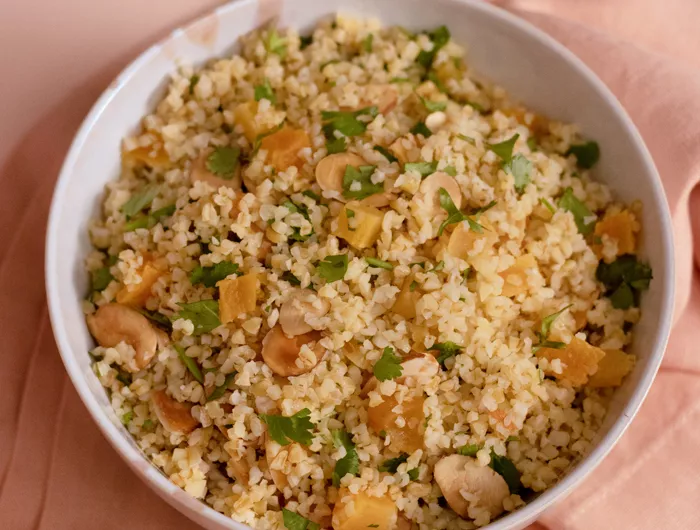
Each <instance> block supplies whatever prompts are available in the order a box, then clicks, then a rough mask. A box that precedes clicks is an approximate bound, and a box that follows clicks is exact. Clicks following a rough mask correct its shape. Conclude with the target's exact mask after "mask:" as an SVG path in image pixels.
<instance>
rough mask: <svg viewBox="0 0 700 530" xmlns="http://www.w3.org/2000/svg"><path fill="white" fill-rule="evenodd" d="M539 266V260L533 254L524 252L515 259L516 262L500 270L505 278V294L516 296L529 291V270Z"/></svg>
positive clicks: (503, 291) (503, 292) (503, 293)
mask: <svg viewBox="0 0 700 530" xmlns="http://www.w3.org/2000/svg"><path fill="white" fill-rule="evenodd" d="M536 268H537V261H536V260H535V257H534V256H533V255H532V254H524V255H522V256H519V257H517V258H516V259H515V263H514V264H513V265H512V266H511V267H508V268H507V269H506V270H504V271H502V272H500V273H499V274H500V276H501V278H503V280H504V283H503V290H502V291H501V294H502V295H503V296H516V295H518V294H520V293H524V292H525V291H527V276H528V271H529V270H531V269H536Z"/></svg>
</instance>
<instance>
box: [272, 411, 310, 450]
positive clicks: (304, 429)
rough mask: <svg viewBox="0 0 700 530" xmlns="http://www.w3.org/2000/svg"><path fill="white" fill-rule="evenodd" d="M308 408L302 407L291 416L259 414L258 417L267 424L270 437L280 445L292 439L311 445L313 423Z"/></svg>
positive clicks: (287, 443) (286, 443)
mask: <svg viewBox="0 0 700 530" xmlns="http://www.w3.org/2000/svg"><path fill="white" fill-rule="evenodd" d="M310 415H311V411H310V410H309V409H302V410H300V411H299V412H297V413H296V414H294V415H293V416H289V417H287V416H276V415H272V414H261V415H260V418H261V419H262V420H263V421H264V422H265V423H266V424H267V430H268V432H269V434H270V437H271V438H272V439H273V440H274V441H275V442H277V443H278V444H280V445H289V444H290V443H291V442H292V441H294V442H298V443H300V444H302V445H311V442H312V441H313V439H314V435H313V434H311V431H312V429H313V428H314V424H313V423H311V420H310V419H309V416H310Z"/></svg>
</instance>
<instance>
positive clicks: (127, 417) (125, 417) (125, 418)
mask: <svg viewBox="0 0 700 530" xmlns="http://www.w3.org/2000/svg"><path fill="white" fill-rule="evenodd" d="M133 418H134V411H132V410H130V411H129V412H126V413H125V414H123V415H122V423H123V424H124V425H129V424H130V423H131V420H132V419H133Z"/></svg>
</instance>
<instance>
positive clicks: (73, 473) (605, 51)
mask: <svg viewBox="0 0 700 530" xmlns="http://www.w3.org/2000/svg"><path fill="white" fill-rule="evenodd" d="M495 3H497V4H498V5H500V6H503V7H506V8H508V9H511V10H513V11H515V12H516V13H517V14H518V15H520V16H522V17H523V18H525V19H527V20H529V21H530V22H532V23H534V24H535V25H537V26H539V27H540V28H542V29H543V30H545V31H546V32H548V33H550V34H551V35H552V36H553V37H554V38H556V39H558V40H559V41H560V42H562V43H563V44H564V45H565V46H567V47H568V48H570V49H571V50H572V51H573V52H574V53H576V54H577V55H578V56H579V57H581V58H582V59H583V60H584V61H585V62H586V63H587V64H588V65H589V66H590V67H591V68H592V69H593V70H594V71H595V72H596V73H597V74H598V75H599V76H600V77H601V79H602V80H603V81H604V82H605V83H606V84H607V85H608V86H609V87H610V88H611V89H612V91H613V92H614V93H615V94H616V96H617V97H618V98H619V99H620V101H621V102H622V104H623V105H624V106H625V108H626V109H627V111H628V112H629V114H630V115H631V117H632V119H633V120H634V122H635V123H636V125H637V127H638V128H639V130H640V132H641V134H642V136H643V137H644V139H645V141H646V143H647V145H648V146H649V149H650V151H651V154H652V156H653V157H654V160H655V162H656V164H657V167H658V169H659V172H660V174H661V176H662V179H663V183H664V187H665V190H666V194H667V197H668V200H669V204H670V207H671V209H672V213H673V221H674V229H675V237H676V245H677V263H678V269H677V292H678V300H677V304H676V322H675V326H674V330H673V334H672V337H671V342H670V344H669V347H668V350H667V354H666V358H665V360H664V363H663V366H662V369H661V372H660V374H659V376H658V378H657V380H656V381H655V383H654V385H653V387H652V389H651V392H650V394H649V397H648V398H647V400H646V401H645V403H644V405H643V406H642V409H641V411H640V413H639V415H638V417H637V418H636V419H635V421H634V422H633V423H632V425H631V427H630V429H629V431H628V432H627V433H626V434H625V435H624V436H623V438H622V439H621V441H620V442H619V444H618V445H617V446H616V448H615V449H614V450H613V451H612V452H611V454H610V456H609V457H608V458H607V459H606V460H605V461H604V462H603V463H602V464H601V465H600V467H599V468H598V469H596V471H594V472H593V474H592V475H591V476H590V477H589V478H588V479H587V480H586V481H585V482H584V483H583V484H582V485H581V487H580V488H578V489H577V490H576V491H575V492H574V493H573V494H572V495H571V496H570V497H568V498H567V499H566V500H564V501H563V502H561V503H559V504H557V505H556V506H554V507H553V508H552V509H550V510H549V511H548V512H547V513H545V514H544V515H543V516H542V517H541V519H540V520H539V521H538V523H536V524H534V525H532V526H531V530H560V529H561V530H587V529H590V528H601V529H607V528H634V529H635V530H647V529H648V530H651V529H654V530H656V529H659V528H663V529H691V528H700V506H699V505H698V504H697V499H698V498H700V480H699V479H698V478H697V474H696V473H694V472H693V471H692V470H696V469H699V468H700V454H699V453H698V451H697V447H698V446H700V356H697V355H695V352H696V348H695V344H694V339H695V333H694V332H695V330H696V329H700V275H699V274H698V264H700V250H698V249H700V189H699V188H698V181H699V180H700V121H698V120H697V116H700V76H699V75H698V74H697V73H696V71H697V67H699V66H700V54H699V53H698V52H699V51H700V34H698V32H697V31H696V30H695V27H694V25H695V21H696V20H697V18H698V15H700V4H698V3H697V2H695V1H694V0H664V2H658V1H657V0H587V1H586V2H581V1H580V0H500V1H496V2H495ZM42 4H46V5H48V4H49V2H48V1H44V2H42ZM216 4H217V2H216V0H203V1H202V2H200V3H198V5H197V6H196V7H192V5H191V4H189V3H188V2H185V1H183V0H152V1H151V2H147V3H143V2H136V1H135V0H124V1H123V2H112V3H100V4H99V6H100V9H101V13H100V16H96V17H90V18H89V20H91V21H92V22H93V24H92V25H89V24H82V23H80V24H72V25H71V24H67V25H66V26H65V27H63V26H61V27H58V28H54V26H53V25H52V26H51V28H52V31H53V33H51V35H52V36H53V38H52V41H51V42H52V45H51V48H52V49H50V50H43V49H42V50H41V51H37V50H35V49H34V48H31V46H29V48H27V50H28V51H25V52H21V53H24V54H25V55H26V56H27V57H25V58H26V59H27V60H28V59H29V58H31V61H29V63H27V61H26V60H24V61H18V60H15V58H13V60H12V61H11V62H10V61H9V60H8V62H7V64H6V63H5V61H6V56H0V67H2V69H3V72H4V73H5V75H4V85H5V86H4V87H3V88H0V92H2V93H3V94H4V95H3V101H5V102H11V103H10V106H12V107H13V108H11V109H10V108H5V107H2V108H0V118H1V119H0V138H3V140H4V141H3V142H2V143H3V144H4V145H3V146H0V189H2V190H3V191H2V193H0V226H2V227H3V234H4V235H3V237H2V241H3V244H2V245H0V336H2V337H3V339H4V340H3V346H2V349H0V355H1V359H2V367H3V368H2V369H1V370H0V389H2V397H3V399H2V400H0V528H8V529H20V530H21V529H30V528H31V529H41V530H48V529H51V530H63V529H66V530H67V529H83V528H85V529H92V528H101V529H104V530H108V529H112V528H115V529H116V528H120V529H121V528H140V529H159V528H169V529H185V528H195V527H196V526H195V525H194V523H192V522H190V521H189V520H187V519H186V518H185V517H184V516H182V515H180V514H179V513H178V512H176V511H175V510H174V509H172V508H170V507H169V506H168V505H167V504H166V503H164V502H163V501H161V500H160V499H159V498H158V497H157V496H156V495H155V494H154V493H152V492H151V491H150V490H149V489H148V488H147V487H146V486H145V485H144V484H142V483H141V482H140V481H139V479H138V478H136V476H135V475H134V474H133V473H131V472H130V471H129V469H128V468H127V467H126V465H125V464H124V463H123V462H122V461H121V460H120V459H119V457H118V456H117V455H116V453H115V452H114V451H113V450H112V449H111V447H110V446H109V445H108V443H107V442H106V441H105V440H104V439H103V438H102V436H101V435H100V433H99V432H98V430H97V427H95V426H94V425H93V423H92V421H91V419H90V417H89V416H88V413H87V411H86V410H85V408H84V407H83V406H82V404H81V403H80V400H79V399H78V397H77V394H76V392H75V391H74V390H73V387H72V386H71V384H70V381H69V380H68V378H67V376H66V374H65V372H64V370H63V366H62V364H61V361H60V358H59V356H58V353H57V351H56V346H55V344H54V341H53V337H52V335H51V329H50V326H49V323H48V317H47V310H46V300H45V295H44V286H43V244H44V241H43V236H44V228H43V227H44V226H45V223H46V218H47V212H48V205H49V201H50V197H51V192H52V190H53V185H54V182H55V178H56V176H57V173H58V169H59V167H60V164H61V162H62V158H63V156H64V154H65V152H66V150H67V148H68V145H69V143H70V140H71V138H72V135H73V134H74V133H75V130H76V129H77V127H78V125H79V123H80V121H81V120H82V117H83V116H84V115H85V113H86V112H87V110H88V108H89V107H90V105H92V102H93V101H94V100H95V99H96V97H97V96H98V94H99V92H100V91H101V90H102V89H103V88H104V87H106V86H107V84H108V83H109V81H110V80H111V78H112V77H113V76H114V75H115V74H116V73H117V71H118V70H119V69H120V68H121V66H122V65H123V64H124V63H125V62H126V61H127V60H128V59H130V56H132V55H133V54H134V50H133V49H131V46H130V45H129V42H131V43H133V42H147V41H148V40H153V39H154V38H156V37H159V36H161V35H162V34H163V33H164V32H165V31H166V30H168V29H169V28H170V27H172V26H173V25H174V24H175V22H180V21H182V20H185V19H187V18H188V17H189V16H192V15H194V14H195V13H194V12H195V11H201V10H205V9H206V8H207V7H208V6H214V5H216ZM18 6H19V4H18ZM61 6H62V9H63V10H64V12H71V13H78V12H80V11H81V10H90V9H94V7H92V6H94V4H90V3H88V2H86V0H65V1H64V2H62V3H61ZM35 7H36V6H35ZM0 9H6V7H3V8H0ZM109 12H113V13H115V14H117V13H118V14H119V16H115V17H110V16H107V13H109ZM32 13H34V11H32V8H31V7H30V6H29V4H27V5H24V6H23V7H17V6H13V7H12V8H10V13H9V14H8V15H2V16H0V44H1V45H3V48H4V49H6V50H18V49H21V48H22V46H24V45H23V44H22V43H23V42H25V41H30V40H31V39H27V38H26V37H27V35H28V36H30V37H33V38H34V39H35V41H36V42H39V43H45V42H46V41H45V39H43V38H42V37H45V35H44V34H43V33H41V32H39V29H42V28H43V29H46V28H47V27H48V26H47V25H46V24H47V23H43V24H44V26H42V23H41V22H39V23H37V24H35V23H34V22H35V21H36V18H37V17H36V16H34V15H33V14H32ZM693 14H694V15H695V16H693ZM30 15H31V16H30ZM80 20H88V18H82V17H81V18H80ZM4 25H7V28H3V26H4ZM36 26H38V28H39V29H37V27H36ZM17 28H19V29H17ZM4 29H7V30H8V31H4ZM25 30H26V31H25ZM98 34H99V35H100V40H99V42H100V43H101V44H102V46H101V47H100V46H97V47H84V46H83V47H82V48H83V49H81V47H80V46H77V45H76V43H79V42H86V40H83V39H86V37H87V36H95V35H98ZM626 41H631V42H626ZM106 42H109V43H110V45H109V46H106V45H105V43H106ZM32 50H34V51H32ZM63 53H66V55H65V56H64V55H62V54H63ZM68 53H70V54H72V55H70V61H69V59H68V57H69V55H68ZM29 56H31V57H29ZM103 58H104V59H103ZM61 59H62V60H64V61H68V63H70V64H69V65H68V66H69V68H70V70H71V72H72V73H73V74H74V75H75V76H76V78H78V77H79V78H80V80H81V82H82V86H72V85H71V83H70V82H69V81H65V82H62V83H59V84H56V82H55V76H53V74H52V70H51V68H50V67H51V66H52V65H54V63H55V61H56V60H61ZM104 60H108V61H109V62H110V63H111V64H112V66H109V67H108V68H107V69H106V70H105V66H104V64H105V62H104ZM76 61H77V63H76ZM81 61H82V62H81ZM68 63H67V64H68ZM28 64H31V68H32V69H35V70H32V71H31V76H33V77H32V79H33V80H35V81H36V80H39V81H40V82H39V83H38V84H32V86H31V97H29V96H27V91H28V90H30V87H29V86H27V84H26V81H24V82H23V81H22V80H26V79H28V78H29V77H31V76H30V74H29V73H28V72H27V71H26V69H28V68H30V66H28ZM76 64H78V65H79V66H76ZM43 67H45V68H46V73H44V74H42V68H43ZM53 71H55V70H53ZM42 75H43V77H42ZM28 76H29V77H28ZM13 80H18V81H20V82H23V83H24V84H17V86H14V87H13V86H12V83H13ZM77 85H80V83H77ZM8 86H9V88H8ZM12 102H14V103H15V104H14V105H13V104H12ZM35 102H36V105H35ZM17 106H19V107H17ZM18 108H19V109H21V111H18ZM18 116H22V120H21V121H19V119H18ZM6 139H7V142H5V140H6ZM37 153H40V154H37Z"/></svg>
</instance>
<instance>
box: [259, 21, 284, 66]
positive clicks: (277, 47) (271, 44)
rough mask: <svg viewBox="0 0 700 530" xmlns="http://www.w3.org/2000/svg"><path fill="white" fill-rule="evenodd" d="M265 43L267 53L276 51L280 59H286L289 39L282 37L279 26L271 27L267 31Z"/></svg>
mask: <svg viewBox="0 0 700 530" xmlns="http://www.w3.org/2000/svg"><path fill="white" fill-rule="evenodd" d="M263 44H264V46H265V50H267V53H274V54H275V55H278V56H279V57H280V59H284V58H285V56H286V55H287V39H285V38H284V37H281V36H280V35H279V33H277V28H271V29H270V30H269V31H268V32H267V36H266V38H265V40H264V41H263Z"/></svg>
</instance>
